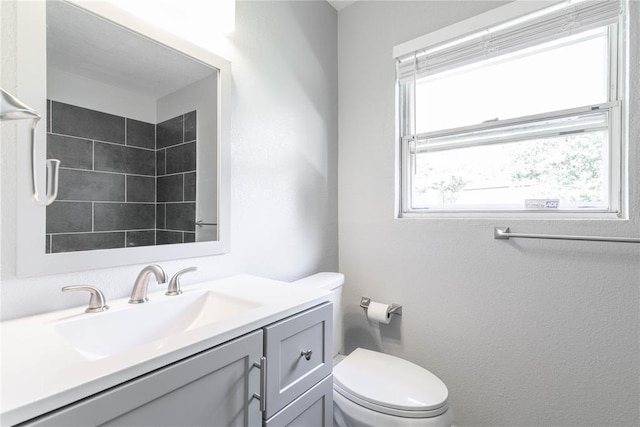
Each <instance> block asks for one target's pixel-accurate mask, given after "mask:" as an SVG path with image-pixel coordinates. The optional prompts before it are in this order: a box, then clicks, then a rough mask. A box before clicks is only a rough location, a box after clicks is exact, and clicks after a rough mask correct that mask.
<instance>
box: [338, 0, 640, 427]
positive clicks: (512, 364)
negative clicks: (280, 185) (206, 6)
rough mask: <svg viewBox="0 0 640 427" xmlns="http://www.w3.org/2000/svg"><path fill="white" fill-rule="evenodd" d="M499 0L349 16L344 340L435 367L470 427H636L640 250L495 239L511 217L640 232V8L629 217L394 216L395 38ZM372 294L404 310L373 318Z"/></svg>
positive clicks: (343, 30) (553, 229) (386, 5)
mask: <svg viewBox="0 0 640 427" xmlns="http://www.w3.org/2000/svg"><path fill="white" fill-rule="evenodd" d="M632 3H634V4H635V6H640V3H637V2H632ZM499 5H501V4H500V3H497V2H482V1H473V2H471V1H470V2H460V1H449V2H436V1H421V2H405V1H396V2H386V1H360V2H357V3H355V4H354V5H352V6H349V7H347V8H345V9H343V10H341V11H340V12H339V14H338V34H339V36H338V46H339V47H338V51H339V56H338V63H339V87H340V104H339V111H340V166H339V181H340V193H339V212H340V213H339V220H340V269H341V271H342V272H343V273H344V274H345V275H346V289H345V291H346V292H345V295H344V304H345V305H346V307H345V309H346V314H345V341H346V348H347V350H349V351H350V350H352V349H353V348H354V347H356V346H362V347H368V348H373V349H382V350H384V351H387V352H390V353H392V354H396V355H399V356H402V357H405V358H407V359H409V360H411V361H414V362H416V363H418V364H420V365H423V366H425V367H427V368H428V369H430V370H431V371H432V372H434V373H435V374H436V375H438V376H439V377H440V378H441V379H442V380H443V381H444V382H445V383H446V384H447V386H448V387H449V391H450V399H451V405H452V408H453V411H454V421H455V422H456V424H457V425H460V426H462V425H467V426H479V425H486V426H498V425H502V426H543V425H544V426H551V425H553V426H586V425H599V426H603V425H607V426H611V425H618V426H623V425H624V426H630V425H638V424H639V423H640V419H639V411H640V410H639V402H640V382H639V375H640V349H639V342H640V335H639V334H640V331H639V324H640V317H639V314H640V299H639V297H640V293H639V288H640V286H639V285H640V245H635V246H633V245H628V244H627V245H625V244H611V243H609V244H605V243H602V244H599V243H585V242H566V241H565V242H562V241H522V240H520V241H516V240H514V241H509V242H505V241H496V240H494V239H493V235H492V234H493V227H494V226H496V225H503V226H511V227H512V228H513V229H514V230H515V231H524V232H547V233H548V232H550V233H568V234H601V235H605V234H611V235H629V236H631V235H633V236H640V226H639V221H640V210H639V203H638V202H639V200H640V197H638V187H639V186H640V182H639V181H640V162H639V161H638V159H639V156H638V154H639V152H640V141H639V137H640V132H639V126H638V124H639V118H640V111H639V104H640V102H639V101H640V99H639V94H640V87H639V86H638V82H639V81H640V69H639V68H640V67H638V64H639V59H640V55H638V50H639V45H640V43H639V42H638V40H640V36H639V35H638V25H639V24H640V22H638V21H639V20H640V19H638V18H640V13H639V12H638V8H637V7H636V9H635V11H634V16H636V19H635V21H634V22H633V24H634V38H633V40H634V43H633V45H632V52H633V56H632V75H631V82H632V88H631V93H632V94H633V97H632V99H631V101H630V105H631V116H632V118H631V134H630V160H631V164H632V168H631V169H630V171H629V176H630V179H631V188H630V192H631V199H630V204H631V207H632V211H631V213H632V220H630V221H618V222H615V224H611V223H610V222H611V221H610V222H605V221H531V220H508V219H502V220H500V219H449V220H437V219H430V220H411V219H404V220H396V219H394V190H395V175H394V164H395V141H394V117H395V116H394V76H395V70H394V61H393V58H392V48H393V46H394V45H396V44H399V43H402V42H405V41H408V40H411V39H413V38H415V37H418V36H420V35H423V34H426V33H429V32H431V31H433V30H435V29H438V28H441V27H444V26H446V25H450V24H452V23H454V22H457V21H460V20H462V19H465V18H468V17H470V16H472V15H475V14H478V13H481V12H483V11H486V10H488V9H490V8H494V7H497V6H499ZM460 102H464V99H463V98H462V97H461V99H460ZM361 295H364V296H369V297H372V298H373V299H375V300H380V301H386V302H397V303H401V304H403V315H402V317H401V318H397V319H395V320H394V321H393V322H392V324H390V325H386V326H385V325H383V326H382V327H379V328H378V327H377V326H374V325H370V324H368V323H367V321H366V320H365V318H364V316H363V314H362V310H361V309H360V308H359V307H358V306H357V304H358V302H359V301H360V296H361Z"/></svg>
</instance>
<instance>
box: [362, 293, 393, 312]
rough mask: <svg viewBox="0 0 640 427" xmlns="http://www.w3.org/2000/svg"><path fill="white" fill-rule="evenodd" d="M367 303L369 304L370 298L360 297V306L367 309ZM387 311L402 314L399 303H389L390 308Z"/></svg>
mask: <svg viewBox="0 0 640 427" xmlns="http://www.w3.org/2000/svg"><path fill="white" fill-rule="evenodd" d="M369 304H371V298H367V297H361V299H360V307H362V308H364V310H365V311H367V310H368V309H369ZM389 313H391V314H397V315H398V316H402V306H401V305H400V304H391V310H389Z"/></svg>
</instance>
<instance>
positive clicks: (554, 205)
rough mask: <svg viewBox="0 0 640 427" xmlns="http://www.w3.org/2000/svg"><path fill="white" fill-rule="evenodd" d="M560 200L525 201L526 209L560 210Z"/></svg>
mask: <svg viewBox="0 0 640 427" xmlns="http://www.w3.org/2000/svg"><path fill="white" fill-rule="evenodd" d="M559 206H560V200H559V199H525V201H524V207H525V209H558V207H559Z"/></svg>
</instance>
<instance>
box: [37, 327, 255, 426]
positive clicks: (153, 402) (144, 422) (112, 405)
mask: <svg viewBox="0 0 640 427" xmlns="http://www.w3.org/2000/svg"><path fill="white" fill-rule="evenodd" d="M262 345H263V340H262V331H256V332H253V333H251V334H249V335H246V336H243V337H240V338H238V339H235V340H233V341H231V342H229V343H227V344H223V345H220V346H218V347H215V348H213V349H211V350H207V351H205V352H203V353H200V354H197V355H195V356H192V357H189V358H188V359H185V360H183V361H180V362H177V363H174V364H172V365H170V366H168V367H165V368H162V369H160V370H158V371H155V372H153V373H150V374H148V375H145V376H143V377H141V378H138V379H134V380H131V381H129V382H127V383H124V384H122V385H120V386H117V387H115V388H113V389H111V390H108V391H105V392H103V393H100V394H99V395H97V396H94V397H90V398H87V399H85V400H83V401H81V402H79V403H76V404H74V405H71V406H69V407H67V408H64V409H61V410H58V411H56V412H55V413H53V414H51V415H49V416H44V417H40V418H39V419H36V420H34V421H32V422H31V423H29V424H27V425H29V426H65V427H71V426H83V427H86V426H110V427H111V426H114V427H115V426H215V427H217V426H225V427H226V426H238V427H240V426H260V425H261V424H262V416H261V413H260V402H259V401H258V400H257V399H253V398H252V396H253V393H257V392H258V391H259V386H260V372H259V370H258V369H257V368H255V367H253V363H254V362H256V361H258V360H259V359H260V357H261V356H262Z"/></svg>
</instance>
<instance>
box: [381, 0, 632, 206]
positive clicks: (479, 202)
mask: <svg viewBox="0 0 640 427" xmlns="http://www.w3.org/2000/svg"><path fill="white" fill-rule="evenodd" d="M523 3H525V5H524V6H523ZM526 3H528V2H515V3H514V4H511V5H508V6H505V7H503V8H500V9H498V10H494V11H490V12H488V13H487V14H484V15H481V16H480V17H477V18H475V19H472V20H471V21H470V22H467V23H466V24H465V23H462V24H458V25H456V26H454V27H451V28H447V29H445V30H441V31H440V32H438V33H434V34H432V35H427V36H424V37H422V38H419V39H416V40H414V41H411V42H408V43H405V44H403V45H400V46H396V49H395V51H394V53H395V56H396V58H397V66H398V71H397V77H398V95H399V96H398V104H399V105H398V107H399V108H398V112H399V138H400V141H399V147H400V159H401V161H400V170H401V173H400V182H401V191H400V202H401V203H400V206H401V215H403V216H411V215H415V214H418V215H419V214H423V213H425V214H426V213H430V212H464V211H467V212H536V213H544V214H546V213H548V212H556V213H562V214H563V215H564V214H568V215H569V216H571V214H576V213H580V215H581V214H582V213H585V212H587V213H600V214H602V213H610V214H611V213H613V214H617V213H619V212H620V209H621V205H622V201H621V193H622V176H623V173H622V166H621V164H622V161H621V159H622V152H623V150H622V136H621V134H622V132H621V128H622V125H621V124H622V120H621V113H620V111H621V108H622V102H623V98H622V95H621V94H622V93H623V87H622V86H623V85H622V82H623V81H624V78H623V75H622V72H623V70H624V67H623V65H624V64H623V59H622V58H623V57H624V55H623V54H622V52H623V50H624V49H623V48H622V46H623V37H622V28H623V25H622V24H621V17H622V14H621V4H620V3H619V2H617V1H598V2H593V1H565V2H562V3H558V4H555V5H553V6H550V7H546V8H544V9H541V10H536V11H533V12H530V13H526V14H523V13H522V12H521V11H518V10H519V9H520V8H523V7H524V8H531V7H534V6H532V5H531V4H528V5H527V4H526ZM518 13H519V15H518ZM505 15H509V16H510V17H509V18H508V19H506V20H505V19H504V16H505ZM496 16H501V17H502V18H501V19H502V20H495V19H496V18H495V17H496ZM492 19H494V21H491V20H492ZM498 19H500V18H498ZM478 22H482V23H483V25H484V26H483V27H479V28H478V29H477V30H474V31H472V32H468V31H469V26H478ZM487 22H492V26H486V23H487ZM465 27H466V30H467V33H463V30H460V31H457V30H456V29H461V28H465ZM480 28H481V29H480ZM452 31H454V32H457V33H458V35H457V36H454V37H451V36H450V34H451V33H452ZM443 33H446V34H449V36H447V37H446V38H444V39H443V37H442V34H443ZM416 45H418V46H419V48H417V49H416Z"/></svg>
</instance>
